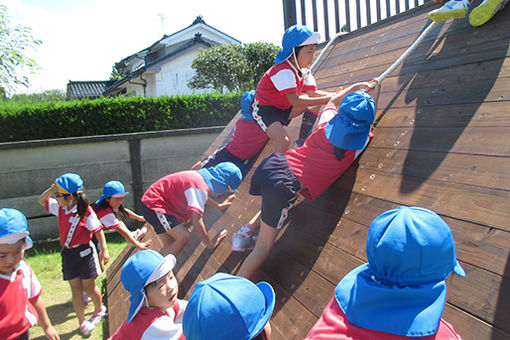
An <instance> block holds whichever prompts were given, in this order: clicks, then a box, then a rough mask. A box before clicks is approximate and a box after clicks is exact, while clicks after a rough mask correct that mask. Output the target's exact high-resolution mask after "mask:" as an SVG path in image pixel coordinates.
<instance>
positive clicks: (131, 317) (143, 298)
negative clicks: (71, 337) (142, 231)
mask: <svg viewBox="0 0 510 340" xmlns="http://www.w3.org/2000/svg"><path fill="white" fill-rule="evenodd" d="M175 263H176V259H175V256H173V255H171V254H170V255H167V256H166V257H163V256H161V254H159V253H158V252H155V251H154V250H148V249H147V250H142V251H140V252H138V253H136V254H134V255H133V256H131V257H130V258H129V259H128V260H127V261H126V263H124V266H122V272H121V273H120V280H121V281H122V284H123V285H124V287H125V288H126V290H127V291H128V292H129V293H130V294H131V296H130V298H129V302H130V306H129V312H128V316H127V319H126V321H124V322H123V323H122V325H121V326H120V328H119V329H118V330H117V331H116V332H115V333H114V334H113V335H112V336H111V337H109V338H108V339H109V340H135V339H136V340H149V339H150V340H177V339H180V340H181V339H182V340H184V337H183V335H182V316H183V313H184V310H185V309H186V303H187V302H186V301H185V300H179V299H177V293H178V292H179V286H178V284H177V280H176V279H175V276H174V274H173V272H172V269H173V268H174V266H175Z"/></svg>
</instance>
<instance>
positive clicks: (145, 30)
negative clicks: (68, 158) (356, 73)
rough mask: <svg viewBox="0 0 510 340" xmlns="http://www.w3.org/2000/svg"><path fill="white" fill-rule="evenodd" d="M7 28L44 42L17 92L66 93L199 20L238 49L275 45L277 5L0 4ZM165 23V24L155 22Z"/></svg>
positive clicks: (210, 0)
mask: <svg viewBox="0 0 510 340" xmlns="http://www.w3.org/2000/svg"><path fill="white" fill-rule="evenodd" d="M1 3H2V4H3V5H5V6H7V10H8V14H9V17H10V21H11V23H12V24H20V25H23V26H28V27H30V28H31V29H32V35H33V36H34V38H36V39H39V40H41V41H42V45H40V46H38V47H37V50H36V51H30V52H29V53H30V56H31V57H32V58H34V59H35V61H36V62H37V63H38V65H39V68H40V70H39V71H38V72H37V73H36V74H34V75H30V76H29V79H30V82H31V87H30V88H28V89H26V88H22V89H20V90H19V91H17V93H40V92H42V91H46V90H52V89H61V90H65V88H66V84H67V83H68V81H69V80H73V81H78V80H107V79H108V78H109V76H110V72H111V70H112V66H113V65H114V64H115V63H116V62H118V61H120V60H121V59H123V58H125V57H127V56H129V55H131V54H133V53H135V52H138V51H140V50H142V49H144V48H146V47H148V46H150V45H152V44H153V43H154V42H156V41H157V40H159V39H160V38H161V37H162V36H163V34H164V33H165V34H172V33H174V32H176V31H179V30H181V29H183V28H185V27H187V26H189V25H191V23H192V22H193V21H194V20H195V18H196V17H197V16H198V15H201V16H203V19H204V21H205V22H206V23H207V24H208V25H210V26H212V27H214V28H216V29H218V30H220V31H222V32H223V33H225V34H228V35H230V36H232V37H234V38H236V39H237V40H240V41H241V42H243V43H252V42H259V41H262V42H271V43H273V44H275V45H278V46H280V44H281V38H282V35H283V32H284V26H283V8H282V1H281V0H255V1H247V0H185V1H182V0H145V1H140V0H137V1H135V0H1ZM161 16H163V18H164V20H163V21H162V20H161Z"/></svg>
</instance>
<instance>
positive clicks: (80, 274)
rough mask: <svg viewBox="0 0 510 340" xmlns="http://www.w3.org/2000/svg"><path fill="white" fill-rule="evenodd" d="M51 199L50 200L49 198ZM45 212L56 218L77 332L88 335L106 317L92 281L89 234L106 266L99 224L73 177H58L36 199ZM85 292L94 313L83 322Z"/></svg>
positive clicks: (95, 266)
mask: <svg viewBox="0 0 510 340" xmlns="http://www.w3.org/2000/svg"><path fill="white" fill-rule="evenodd" d="M52 195H53V196H54V198H53V197H50V196H52ZM38 202H39V204H41V205H42V206H44V207H45V209H46V211H47V212H49V213H50V214H52V215H55V216H57V218H58V229H59V235H60V244H61V246H62V248H63V249H62V273H63V274H64V280H65V281H69V285H70V286H71V291H72V294H73V297H72V299H73V308H74V312H75V313H76V317H77V318H78V322H79V324H80V332H81V334H82V335H84V336H88V335H89V334H90V332H92V330H93V329H94V327H95V326H96V325H97V324H98V323H99V322H100V321H101V320H102V318H103V317H104V316H105V315H106V307H105V306H104V305H103V303H102V299H101V292H100V291H99V288H97V286H96V282H95V280H96V278H97V277H98V276H99V275H101V268H100V266H99V259H98V255H97V251H96V247H95V246H94V243H93V242H92V241H91V240H92V235H96V237H97V239H98V241H99V244H100V246H101V253H100V254H99V256H100V257H101V258H102V260H103V261H104V263H107V262H108V260H109V258H110V256H109V254H108V248H107V247H106V240H105V237H104V233H103V229H102V227H101V222H99V220H98V219H97V216H96V213H95V212H94V210H93V209H92V208H91V207H90V205H89V200H88V198H87V196H86V195H85V193H84V192H83V180H82V179H81V177H80V176H79V175H77V174H73V173H66V174H63V175H61V176H60V177H58V178H57V179H56V180H55V182H54V183H53V184H52V185H51V186H50V187H49V188H48V189H46V190H45V191H44V192H43V193H42V194H41V195H40V196H39V199H38ZM83 291H85V292H86V293H87V294H88V296H89V297H90V298H91V299H92V302H93V303H94V313H93V314H92V316H91V317H90V318H89V319H88V320H85V305H84V301H83V295H82V292H83Z"/></svg>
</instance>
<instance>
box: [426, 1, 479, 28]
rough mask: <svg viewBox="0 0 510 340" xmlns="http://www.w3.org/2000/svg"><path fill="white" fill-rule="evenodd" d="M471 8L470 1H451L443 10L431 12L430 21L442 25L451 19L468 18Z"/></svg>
mask: <svg viewBox="0 0 510 340" xmlns="http://www.w3.org/2000/svg"><path fill="white" fill-rule="evenodd" d="M468 8H469V1H468V0H450V1H448V2H447V3H445V4H444V5H443V6H442V7H441V8H438V9H436V10H434V11H432V12H429V14H427V16H428V17H429V19H430V20H432V21H434V22H437V23H440V22H443V21H445V20H446V19H449V18H455V19H462V18H465V17H466V14H467V12H468Z"/></svg>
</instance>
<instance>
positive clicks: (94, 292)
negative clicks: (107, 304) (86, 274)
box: [81, 278, 103, 313]
mask: <svg viewBox="0 0 510 340" xmlns="http://www.w3.org/2000/svg"><path fill="white" fill-rule="evenodd" d="M95 281H96V279H95V278H93V279H84V280H81V284H82V287H83V289H84V290H85V291H86V292H87V294H88V295H89V296H90V298H91V299H92V303H94V312H96V313H100V312H101V306H102V305H103V301H102V298H101V292H100V291H99V288H97V286H96V282H95Z"/></svg>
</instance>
